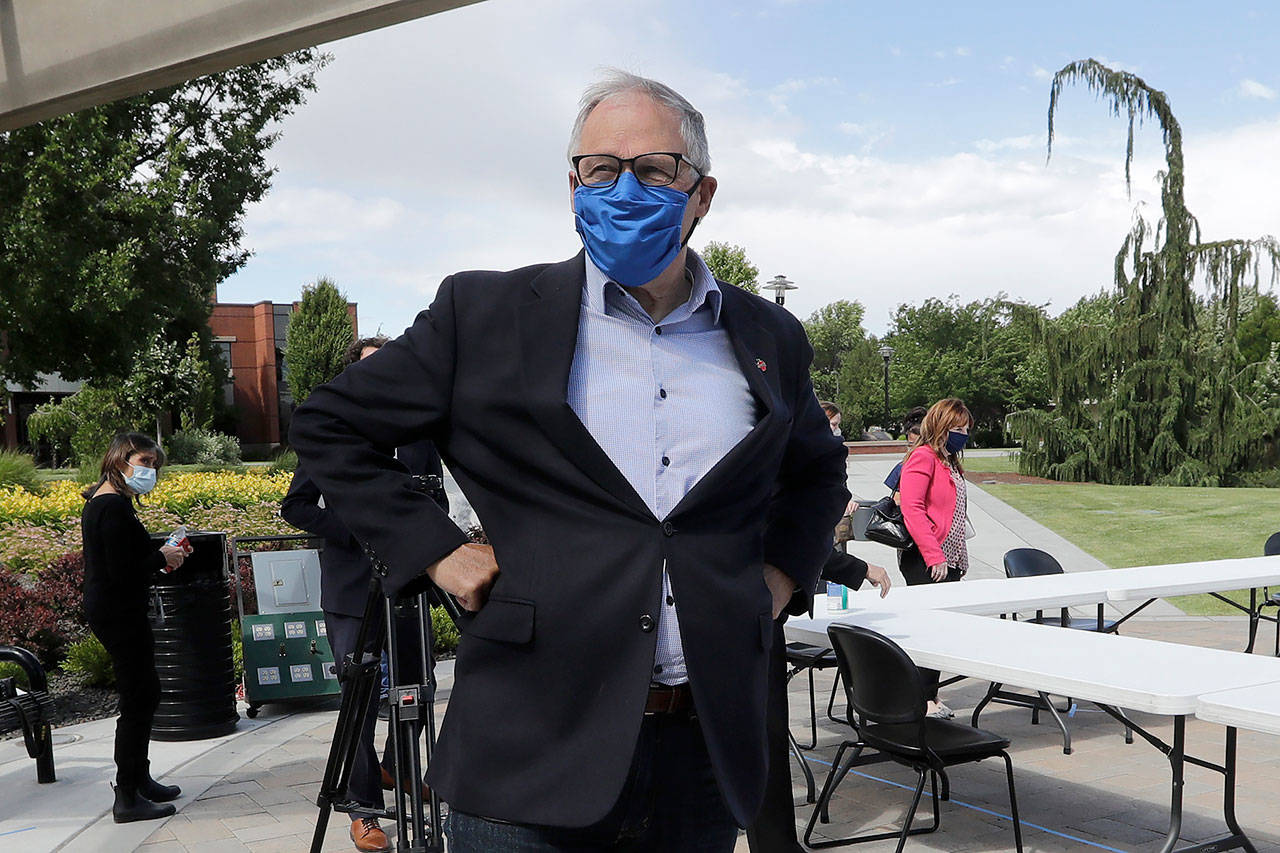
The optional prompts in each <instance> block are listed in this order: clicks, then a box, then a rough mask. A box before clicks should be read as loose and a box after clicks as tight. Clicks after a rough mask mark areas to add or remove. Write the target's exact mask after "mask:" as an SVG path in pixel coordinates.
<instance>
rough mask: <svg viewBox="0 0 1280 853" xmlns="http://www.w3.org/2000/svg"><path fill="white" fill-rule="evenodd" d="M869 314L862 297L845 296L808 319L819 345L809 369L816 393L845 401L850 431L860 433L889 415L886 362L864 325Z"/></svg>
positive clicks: (809, 329) (843, 415) (811, 339)
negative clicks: (884, 392)
mask: <svg viewBox="0 0 1280 853" xmlns="http://www.w3.org/2000/svg"><path fill="white" fill-rule="evenodd" d="M864 314H865V310H864V309H863V307H862V304H861V303H859V302H850V301H849V300H846V299H841V300H838V301H836V302H832V303H830V304H829V305H824V306H823V307H821V308H819V309H818V310H817V311H814V312H813V313H812V314H810V315H809V319H807V320H805V321H804V327H805V332H806V333H807V334H808V335H809V343H810V345H812V346H813V365H812V366H811V367H810V369H809V375H810V378H811V379H812V381H813V390H814V393H816V394H817V395H818V398H819V399H821V400H830V401H832V402H833V403H835V404H836V405H837V406H839V407H840V411H841V424H842V428H843V431H844V433H845V435H856V434H858V433H859V432H861V430H862V428H863V427H865V426H866V425H867V424H868V423H871V422H875V423H879V422H880V421H881V420H883V415H882V410H883V409H884V404H883V402H882V401H880V388H881V385H880V370H881V364H882V362H881V360H880V357H879V356H878V355H876V353H875V348H874V341H873V340H872V339H870V338H868V337H867V331H866V329H864V328H863V326H862V319H863V316H864Z"/></svg>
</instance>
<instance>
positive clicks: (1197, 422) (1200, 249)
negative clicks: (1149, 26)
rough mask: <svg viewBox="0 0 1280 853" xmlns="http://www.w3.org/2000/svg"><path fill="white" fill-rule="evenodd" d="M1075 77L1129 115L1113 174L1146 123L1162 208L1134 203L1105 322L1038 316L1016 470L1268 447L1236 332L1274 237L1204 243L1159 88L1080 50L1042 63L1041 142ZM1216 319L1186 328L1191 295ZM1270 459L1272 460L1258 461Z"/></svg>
mask: <svg viewBox="0 0 1280 853" xmlns="http://www.w3.org/2000/svg"><path fill="white" fill-rule="evenodd" d="M1075 84H1079V85H1083V86H1085V87H1086V88H1087V89H1089V90H1090V91H1092V92H1093V93H1094V94H1095V95H1097V96H1098V98H1099V99H1101V100H1103V101H1104V102H1105V103H1107V104H1108V106H1109V107H1110V110H1111V113H1112V115H1115V116H1118V117H1121V118H1125V119H1127V122H1128V144H1127V147H1126V149H1125V184H1126V187H1128V186H1129V183H1130V170H1131V167H1132V163H1133V139H1134V128H1135V125H1139V126H1140V125H1141V124H1143V123H1144V122H1146V121H1148V120H1153V121H1155V122H1158V123H1159V125H1160V129H1161V133H1162V135H1163V140H1164V153H1165V168H1164V169H1163V170H1161V171H1160V172H1159V173H1158V176H1157V177H1158V178H1159V181H1160V204H1161V215H1160V219H1159V221H1158V222H1157V223H1156V224H1155V225H1154V226H1152V225H1151V224H1150V223H1149V222H1148V221H1147V219H1146V218H1144V217H1143V216H1142V215H1141V212H1140V211H1137V212H1135V214H1134V219H1133V226H1132V228H1131V230H1130V231H1129V234H1128V235H1127V236H1126V237H1125V239H1124V242H1123V243H1122V244H1121V246H1120V251H1119V252H1118V253H1117V254H1116V258H1115V306H1116V307H1115V313H1114V314H1113V315H1112V316H1110V317H1107V318H1105V321H1101V322H1098V321H1096V319H1097V318H1095V322H1089V321H1088V320H1087V319H1084V320H1081V319H1080V318H1078V317H1077V318H1073V319H1072V320H1071V321H1069V322H1055V321H1052V320H1050V321H1043V322H1041V323H1040V326H1039V329H1040V333H1041V335H1042V339H1043V341H1044V344H1045V348H1046V353H1047V358H1048V366H1049V379H1050V384H1051V389H1052V393H1053V397H1054V398H1055V400H1056V402H1057V406H1056V408H1055V409H1054V410H1053V411H1052V412H1044V411H1021V412H1016V413H1014V414H1012V415H1010V417H1009V427H1010V430H1011V432H1013V434H1014V435H1016V436H1017V437H1019V438H1020V439H1021V440H1022V442H1023V452H1022V454H1021V465H1022V471H1023V473H1026V474H1032V475H1036V476H1042V477H1051V478H1053V479H1059V480H1077V481H1078V480H1097V481H1099V482H1103V483H1123V484H1164V485H1218V484H1221V483H1223V482H1229V481H1230V480H1231V479H1232V477H1233V475H1234V474H1237V473H1239V472H1241V471H1243V470H1246V469H1249V468H1255V467H1259V466H1260V464H1262V463H1263V461H1264V460H1265V459H1266V458H1267V457H1268V455H1269V454H1273V453H1274V442H1275V435H1276V431H1277V427H1278V426H1280V410H1278V407H1277V405H1276V400H1275V399H1274V397H1273V396H1268V394H1267V388H1269V387H1270V384H1271V383H1269V380H1268V376H1271V375H1274V372H1275V364H1274V361H1275V359H1276V353H1275V350H1274V348H1273V350H1272V352H1271V354H1270V355H1269V358H1268V360H1266V361H1263V362H1254V363H1248V362H1247V361H1246V360H1245V358H1244V357H1243V356H1242V355H1241V352H1240V348H1239V346H1238V344H1237V341H1236V334H1235V332H1236V325H1237V323H1238V321H1239V318H1240V313H1241V310H1240V309H1241V299H1242V297H1243V296H1247V295H1249V294H1256V293H1257V290H1258V287H1259V284H1260V282H1262V281H1263V280H1264V279H1265V278H1268V277H1269V278H1270V281H1271V283H1273V284H1274V282H1275V279H1276V277H1277V275H1278V274H1280V244H1278V243H1277V241H1276V240H1275V238H1274V237H1263V238H1260V239H1256V240H1220V241H1216V242H1211V243H1204V242H1201V240H1200V227H1199V224H1198V223H1197V222H1196V219H1195V217H1194V216H1192V215H1191V212H1190V211H1188V210H1187V206H1186V201H1185V198H1184V195H1183V182H1184V164H1183V155H1182V128H1181V126H1180V125H1179V124H1178V120H1177V119H1176V118H1175V117H1174V115H1173V111H1172V110H1171V109H1170V107H1169V101H1168V97H1167V96H1166V95H1165V93H1164V92H1161V91H1158V90H1156V89H1153V88H1152V87H1151V86H1149V85H1147V83H1146V82H1144V81H1143V80H1142V79H1141V78H1139V77H1137V76H1135V75H1133V74H1130V73H1128V72H1125V71H1116V70H1113V69H1111V68H1108V67H1107V66H1105V65H1103V64H1101V63H1099V62H1097V61H1095V60H1092V59H1088V60H1084V61H1081V62H1073V63H1071V64H1070V65H1068V66H1066V67H1065V68H1063V69H1062V70H1061V71H1059V72H1058V73H1057V74H1055V75H1054V78H1053V84H1052V88H1051V90H1050V94H1049V134H1048V153H1049V156H1052V153H1053V135H1054V116H1055V113H1056V112H1057V109H1058V100H1059V97H1060V96H1061V94H1062V91H1063V89H1064V88H1066V87H1067V86H1070V85H1075ZM1198 292H1203V294H1204V296H1203V301H1207V302H1208V303H1210V305H1211V306H1212V312H1213V314H1214V316H1216V317H1218V318H1219V321H1218V322H1217V323H1215V327H1214V329H1213V330H1212V332H1211V333H1207V332H1209V330H1205V329H1199V328H1198V327H1197V319H1196V316H1197V308H1198V307H1200V306H1201V304H1202V300H1201V299H1200V298H1199V297H1198V296H1197V293H1198ZM1271 461H1272V463H1274V460H1271Z"/></svg>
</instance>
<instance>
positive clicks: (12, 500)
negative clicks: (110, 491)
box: [0, 469, 298, 574]
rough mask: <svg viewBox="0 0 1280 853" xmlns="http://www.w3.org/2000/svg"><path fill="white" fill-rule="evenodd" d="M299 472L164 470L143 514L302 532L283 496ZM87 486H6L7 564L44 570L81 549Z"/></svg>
mask: <svg viewBox="0 0 1280 853" xmlns="http://www.w3.org/2000/svg"><path fill="white" fill-rule="evenodd" d="M292 476H293V475H292V474H291V473H289V472H287V471H282V472H276V473H271V472H269V471H267V470H263V471H261V472H259V471H254V470H252V469H251V470H250V471H249V472H248V473H236V472H234V471H196V472H183V473H174V474H168V475H166V474H164V473H162V474H161V475H160V482H159V483H158V484H157V485H156V488H155V490H154V491H152V492H151V494H149V495H147V496H145V497H144V498H143V499H142V505H141V506H139V507H138V518H139V519H140V520H141V521H142V524H143V526H144V527H146V528H147V530H150V531H151V532H153V533H164V532H167V531H170V530H172V529H174V528H175V527H177V526H178V525H179V524H185V525H186V526H187V527H189V528H190V529H192V530H211V531H219V532H225V533H227V534H228V535H230V536H267V535H276V534H289V533H296V532H298V531H296V530H295V529H294V528H293V527H291V526H289V524H287V523H286V522H285V521H284V519H282V518H280V500H281V499H282V498H283V497H284V495H285V493H286V492H287V491H288V490H289V483H290V481H291V479H292ZM82 488H83V485H82V484H80V483H75V482H72V481H70V480H56V481H54V482H51V483H48V484H47V486H46V488H45V490H44V492H43V493H41V494H37V493H34V492H29V491H27V490H25V489H23V488H21V487H12V488H0V568H2V569H7V570H8V571H11V572H26V573H30V574H38V573H39V572H41V571H42V570H43V569H44V568H45V567H46V566H48V565H49V564H50V563H51V562H52V561H53V560H54V559H56V558H57V557H60V556H62V555H63V554H65V553H67V552H69V551H78V550H79V549H80V547H81V543H80V511H81V510H82V509H83V508H84V498H82V497H81V496H80V490H81V489H82Z"/></svg>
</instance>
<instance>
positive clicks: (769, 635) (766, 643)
mask: <svg viewBox="0 0 1280 853" xmlns="http://www.w3.org/2000/svg"><path fill="white" fill-rule="evenodd" d="M772 646H773V613H772V612H770V613H761V614H760V648H762V649H764V650H765V651H766V652H767V651H769V649H770V648H771V647H772Z"/></svg>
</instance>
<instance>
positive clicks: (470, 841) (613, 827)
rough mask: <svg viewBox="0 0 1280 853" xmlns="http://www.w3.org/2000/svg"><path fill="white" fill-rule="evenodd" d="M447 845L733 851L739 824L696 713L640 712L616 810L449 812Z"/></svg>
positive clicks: (638, 852) (462, 851)
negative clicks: (517, 818) (599, 814)
mask: <svg viewBox="0 0 1280 853" xmlns="http://www.w3.org/2000/svg"><path fill="white" fill-rule="evenodd" d="M446 832H447V834H448V837H449V853H494V851H503V853H594V852H595V851H611V853H647V851H655V853H657V851H661V853H732V850H733V848H734V845H735V844H736V843H737V838H738V825H737V823H736V822H735V821H734V819H733V816H732V815H731V814H730V813H729V809H728V807H727V806H726V805H725V803H724V798H723V797H721V796H720V789H719V787H718V786H717V785H716V780H715V776H714V775H713V774H712V770H711V759H710V757H709V756H708V755H707V747H706V744H705V743H704V741H703V739H702V729H701V728H700V727H699V725H698V721H697V719H696V718H694V717H691V716H690V715H687V714H672V715H665V714H656V715H653V716H648V717H645V719H644V724H643V725H642V726H641V729H640V739H639V742H638V744H637V746H636V753H635V757H634V758H633V759H632V763H631V770H630V772H629V773H628V775H627V781H626V783H625V784H624V786H623V789H622V795H621V796H620V797H619V799H618V802H617V804H616V805H615V806H614V807H613V810H612V811H610V812H609V814H608V815H606V816H605V818H604V819H603V820H601V821H600V822H599V823H596V824H593V825H591V826H588V827H583V828H575V829H566V828H564V827H549V826H527V825H523V824H514V823H504V822H501V821H497V820H490V819H487V818H484V817H480V816H478V815H473V814H468V813H466V812H460V811H458V810H457V809H454V810H452V811H451V812H450V813H449V822H448V824H447V827H446Z"/></svg>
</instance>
